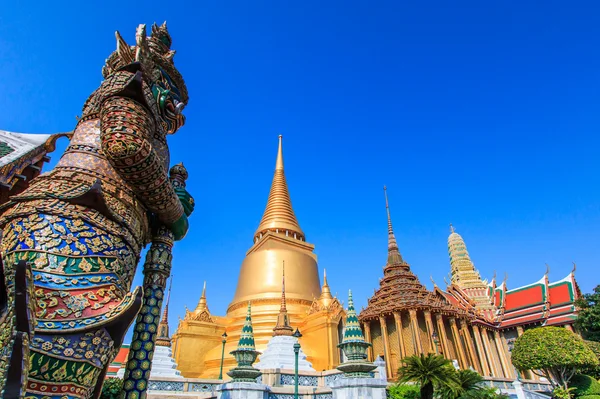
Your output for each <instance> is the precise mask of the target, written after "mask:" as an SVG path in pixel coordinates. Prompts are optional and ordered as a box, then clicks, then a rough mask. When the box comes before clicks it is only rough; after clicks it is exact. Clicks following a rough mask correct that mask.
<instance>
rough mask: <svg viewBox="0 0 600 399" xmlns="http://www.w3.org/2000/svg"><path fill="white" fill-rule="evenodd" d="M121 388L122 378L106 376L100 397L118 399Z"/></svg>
mask: <svg viewBox="0 0 600 399" xmlns="http://www.w3.org/2000/svg"><path fill="white" fill-rule="evenodd" d="M121 389H123V380H122V379H120V378H108V379H107V380H106V381H104V385H102V392H101V393H100V399H119V394H120V393H121Z"/></svg>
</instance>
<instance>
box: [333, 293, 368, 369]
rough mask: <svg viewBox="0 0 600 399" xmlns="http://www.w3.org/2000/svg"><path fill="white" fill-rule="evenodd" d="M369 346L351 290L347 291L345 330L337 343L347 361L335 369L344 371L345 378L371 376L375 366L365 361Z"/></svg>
mask: <svg viewBox="0 0 600 399" xmlns="http://www.w3.org/2000/svg"><path fill="white" fill-rule="evenodd" d="M370 346H371V344H370V343H368V342H365V337H364V336H363V332H362V329H361V328H360V323H359V322H358V317H357V316H356V310H355V309H354V301H353V300H352V291H348V312H347V315H346V331H345V332H344V338H343V339H342V343H341V344H339V345H338V347H339V348H341V349H342V351H344V354H345V355H346V357H347V358H348V361H347V362H344V363H342V364H340V365H339V366H338V367H337V369H338V370H340V371H342V372H343V373H344V377H347V378H357V377H358V378H371V377H372V376H371V371H373V370H375V369H376V368H377V366H376V365H374V364H373V363H371V362H367V361H366V359H367V349H368V348H369V347H370Z"/></svg>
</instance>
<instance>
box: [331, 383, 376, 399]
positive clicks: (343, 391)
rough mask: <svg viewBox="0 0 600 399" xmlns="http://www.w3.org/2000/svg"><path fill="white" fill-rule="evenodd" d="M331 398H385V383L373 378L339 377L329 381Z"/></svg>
mask: <svg viewBox="0 0 600 399" xmlns="http://www.w3.org/2000/svg"><path fill="white" fill-rule="evenodd" d="M330 386H331V391H332V394H333V399H385V398H386V395H385V388H386V387H387V383H386V382H384V381H382V380H379V379H375V378H340V379H339V380H336V381H333V382H332V383H331V385H330Z"/></svg>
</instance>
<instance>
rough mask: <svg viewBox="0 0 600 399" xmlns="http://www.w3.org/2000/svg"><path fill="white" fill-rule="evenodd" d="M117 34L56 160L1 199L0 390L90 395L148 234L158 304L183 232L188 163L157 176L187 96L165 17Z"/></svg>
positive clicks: (124, 312)
mask: <svg viewBox="0 0 600 399" xmlns="http://www.w3.org/2000/svg"><path fill="white" fill-rule="evenodd" d="M116 36H117V50H116V51H114V52H113V53H112V54H111V55H110V56H109V57H108V59H107V60H106V65H105V66H104V68H103V69H102V74H103V77H104V81H103V82H102V83H101V85H100V87H99V88H98V89H97V90H95V91H94V92H93V93H92V94H91V95H90V96H89V98H88V99H87V101H86V102H85V104H84V107H83V113H82V116H81V118H79V119H78V122H77V125H76V127H75V130H74V131H73V134H72V137H71V141H70V145H69V146H68V148H67V149H66V151H65V153H64V154H63V156H62V158H61V159H60V161H59V162H58V164H57V165H56V167H55V168H54V169H53V170H51V171H50V172H47V173H44V174H42V175H40V176H38V177H36V178H35V179H33V180H32V181H31V182H30V183H29V185H28V187H27V188H26V189H25V190H24V191H23V192H21V193H19V194H17V195H14V196H12V197H10V199H8V201H6V202H4V203H3V204H0V206H1V207H0V231H2V242H1V248H0V249H1V255H2V266H3V267H2V269H1V270H2V273H3V278H2V279H1V281H2V282H4V283H5V286H3V287H2V288H1V289H0V290H1V294H2V295H0V301H1V305H2V307H1V308H0V309H2V310H3V314H2V318H1V319H0V320H1V327H2V328H1V334H0V345H1V346H2V347H3V348H8V349H9V351H10V352H9V353H8V354H7V355H4V356H2V357H0V388H1V389H3V395H4V397H7V396H6V395H16V396H11V397H20V396H22V395H25V396H27V397H28V398H29V397H31V398H39V397H48V396H53V395H58V396H60V397H61V398H93V397H98V395H99V394H100V388H101V385H102V380H103V378H104V375H105V373H106V369H107V365H108V364H109V363H110V362H111V361H112V359H113V358H114V356H115V354H116V352H117V351H118V349H119V347H120V346H121V343H122V341H123V338H124V335H125V332H126V331H127V329H128V327H129V326H130V324H131V322H132V321H133V319H134V317H135V315H136V314H137V313H138V310H139V309H140V304H141V301H142V298H141V295H142V291H141V289H139V288H137V289H136V290H134V292H130V289H131V283H132V280H133V276H134V274H135V270H136V266H137V264H138V261H139V259H140V252H141V250H142V248H143V247H144V246H146V245H147V244H148V243H150V241H153V246H152V249H151V250H150V252H149V255H148V257H147V259H146V264H145V270H148V271H152V273H150V272H148V273H147V277H148V276H150V275H152V279H153V281H152V284H153V285H152V286H151V287H150V286H149V287H150V288H151V289H147V290H146V293H145V298H144V301H146V303H149V304H152V306H153V307H158V309H160V306H161V304H162V298H163V290H164V283H165V280H166V278H167V276H168V271H169V269H170V246H171V245H172V243H173V241H176V240H180V239H182V238H183V237H184V236H185V234H186V232H187V229H188V216H189V215H190V214H191V213H192V211H193V209H194V201H193V199H192V197H191V196H190V195H189V194H188V193H187V191H186V190H185V184H184V183H183V182H184V181H185V178H186V177H187V172H186V171H185V168H183V165H177V166H175V167H174V168H173V169H172V173H171V178H172V179H171V180H170V178H169V174H168V170H169V162H170V159H169V147H168V145H167V141H166V136H167V134H172V133H175V132H176V131H177V130H178V129H179V128H180V127H181V126H183V124H184V122H185V118H184V116H183V114H182V110H183V108H184V107H185V105H186V104H187V102H188V94H187V89H186V87H185V83H184V81H183V78H182V76H181V74H180V73H179V72H178V71H177V69H176V67H175V65H174V63H173V55H174V54H175V52H174V51H173V50H171V43H172V40H171V36H170V35H169V32H168V30H167V26H166V23H165V24H163V25H161V26H157V25H153V26H152V32H151V34H150V36H148V37H147V36H146V27H145V25H140V26H139V27H138V29H137V32H136V44H135V46H129V45H128V44H127V43H126V42H125V41H124V40H123V38H122V37H121V35H120V34H119V33H118V32H117V34H116ZM145 284H146V283H145ZM24 297H29V299H30V300H29V305H30V308H28V307H27V301H25V302H23V300H22V299H23V298H24ZM153 323H154V322H153ZM156 324H158V317H157V318H156ZM155 336H156V334H149V333H141V334H140V336H139V342H138V343H136V345H138V344H141V345H142V346H144V344H145V343H148V342H151V343H152V346H153V343H154V339H155ZM132 346H133V345H132ZM149 359H151V357H149ZM149 359H148V361H149ZM141 366H144V365H141ZM141 366H140V367H141ZM145 366H147V365H145ZM148 370H149V368H148ZM144 378H145V377H144V376H142V377H141V378H140V380H143V379H144ZM136 389H137V388H136ZM140 391H143V389H140Z"/></svg>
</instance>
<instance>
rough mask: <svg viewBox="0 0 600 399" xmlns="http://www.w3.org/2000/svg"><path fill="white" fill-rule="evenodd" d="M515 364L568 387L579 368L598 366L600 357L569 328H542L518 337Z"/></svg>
mask: <svg viewBox="0 0 600 399" xmlns="http://www.w3.org/2000/svg"><path fill="white" fill-rule="evenodd" d="M512 363H513V364H514V365H515V367H516V368H517V369H519V370H521V371H525V370H533V372H534V373H536V374H538V375H540V376H542V377H545V378H547V379H548V381H550V383H551V384H553V386H555V387H556V386H558V385H559V386H562V387H563V388H565V389H566V388H567V384H568V382H569V380H570V379H571V378H572V377H573V375H574V374H575V373H576V372H577V370H578V369H580V368H583V367H590V366H594V365H597V364H598V359H597V358H596V355H595V354H594V352H592V350H591V349H590V348H589V347H588V346H587V345H586V344H585V343H584V342H583V340H582V339H581V338H579V337H578V336H577V335H575V334H574V333H572V332H571V331H569V330H567V329H566V328H560V327H539V328H534V329H531V330H527V331H525V333H523V335H521V336H520V337H519V338H517V340H516V341H515V347H514V350H513V351H512Z"/></svg>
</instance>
